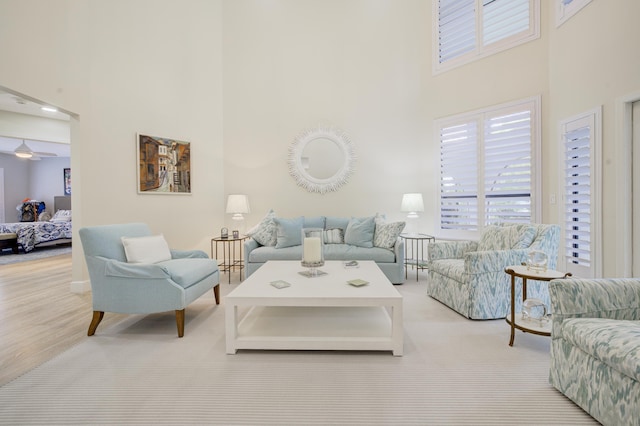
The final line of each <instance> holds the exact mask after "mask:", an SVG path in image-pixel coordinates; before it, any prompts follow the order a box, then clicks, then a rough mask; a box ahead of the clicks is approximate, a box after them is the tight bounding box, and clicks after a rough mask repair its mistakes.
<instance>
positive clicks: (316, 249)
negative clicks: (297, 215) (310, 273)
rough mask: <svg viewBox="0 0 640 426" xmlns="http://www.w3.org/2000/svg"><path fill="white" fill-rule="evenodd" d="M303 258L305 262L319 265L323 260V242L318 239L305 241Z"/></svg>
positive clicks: (310, 238)
mask: <svg viewBox="0 0 640 426" xmlns="http://www.w3.org/2000/svg"><path fill="white" fill-rule="evenodd" d="M302 258H303V259H304V261H305V262H309V263H318V262H320V261H321V260H322V251H321V241H320V238H318V237H308V238H305V239H304V244H303V245H302Z"/></svg>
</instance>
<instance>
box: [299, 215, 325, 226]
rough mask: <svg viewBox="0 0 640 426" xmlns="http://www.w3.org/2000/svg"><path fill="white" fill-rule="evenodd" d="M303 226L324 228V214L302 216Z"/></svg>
mask: <svg viewBox="0 0 640 426" xmlns="http://www.w3.org/2000/svg"><path fill="white" fill-rule="evenodd" d="M303 222H304V223H303V226H304V227H305V228H320V229H324V222H325V219H324V216H310V217H307V216H304V217H303Z"/></svg>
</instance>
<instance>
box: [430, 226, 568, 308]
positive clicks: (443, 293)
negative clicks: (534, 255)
mask: <svg viewBox="0 0 640 426" xmlns="http://www.w3.org/2000/svg"><path fill="white" fill-rule="evenodd" d="M559 244H560V227H559V226H558V225H545V224H514V225H502V226H488V227H486V228H485V230H484V231H483V233H482V236H481V238H480V241H444V242H438V243H432V244H430V245H429V253H428V258H429V282H428V285H427V294H428V295H429V296H431V297H433V298H434V299H436V300H439V301H440V302H442V303H444V304H445V305H447V306H449V307H450V308H451V309H453V310H455V311H456V312H458V313H460V314H462V315H464V316H465V317H467V318H470V319H494V318H504V317H506V315H507V312H508V310H509V306H510V297H511V284H510V277H509V275H507V274H506V273H505V272H504V270H505V267H507V266H509V265H520V264H521V263H522V262H525V261H526V260H527V259H528V255H529V252H530V251H532V250H539V251H543V252H545V253H546V254H547V256H548V264H547V266H548V268H549V269H555V267H556V263H557V258H558V246H559ZM547 284H548V283H545V282H540V281H533V280H528V281H527V296H528V297H535V298H538V299H541V300H542V301H544V302H545V303H546V304H547V306H549V292H548V285H547ZM521 304H522V288H521V286H519V288H518V289H517V290H516V310H519V309H520V307H521Z"/></svg>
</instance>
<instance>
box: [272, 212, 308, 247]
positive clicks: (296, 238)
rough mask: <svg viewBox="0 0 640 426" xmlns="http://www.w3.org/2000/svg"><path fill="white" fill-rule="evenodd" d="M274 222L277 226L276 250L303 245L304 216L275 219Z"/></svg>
mask: <svg viewBox="0 0 640 426" xmlns="http://www.w3.org/2000/svg"><path fill="white" fill-rule="evenodd" d="M273 221H274V222H275V224H276V248H285V247H291V246H299V245H300V244H302V224H303V221H304V219H303V217H302V216H300V217H296V218H293V219H285V218H281V217H275V218H273Z"/></svg>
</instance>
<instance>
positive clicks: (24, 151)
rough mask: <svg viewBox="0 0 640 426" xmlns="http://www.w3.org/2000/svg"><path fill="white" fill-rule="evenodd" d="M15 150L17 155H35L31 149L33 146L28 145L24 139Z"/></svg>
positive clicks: (23, 156) (22, 156)
mask: <svg viewBox="0 0 640 426" xmlns="http://www.w3.org/2000/svg"><path fill="white" fill-rule="evenodd" d="M14 152H15V153H16V157H20V158H31V157H33V151H31V148H29V147H28V146H27V144H26V143H24V141H22V143H21V144H20V146H19V147H17V148H16V150H15V151H14Z"/></svg>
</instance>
